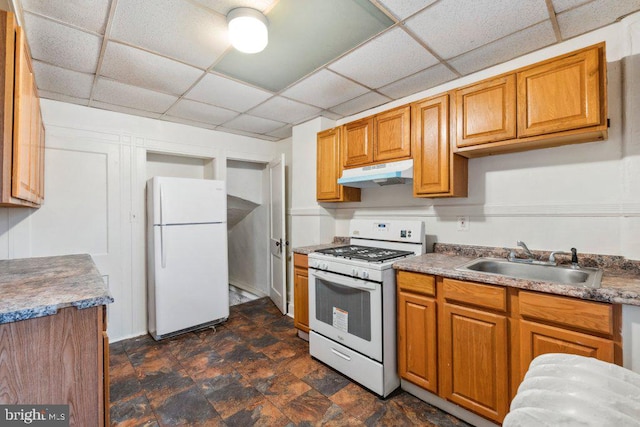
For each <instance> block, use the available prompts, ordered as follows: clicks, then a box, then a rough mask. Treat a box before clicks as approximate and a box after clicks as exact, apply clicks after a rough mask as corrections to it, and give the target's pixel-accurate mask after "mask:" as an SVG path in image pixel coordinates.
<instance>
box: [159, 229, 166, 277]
mask: <svg viewBox="0 0 640 427" xmlns="http://www.w3.org/2000/svg"><path fill="white" fill-rule="evenodd" d="M160 258H161V259H162V261H161V263H162V268H166V267H167V251H166V250H165V248H164V225H161V226H160Z"/></svg>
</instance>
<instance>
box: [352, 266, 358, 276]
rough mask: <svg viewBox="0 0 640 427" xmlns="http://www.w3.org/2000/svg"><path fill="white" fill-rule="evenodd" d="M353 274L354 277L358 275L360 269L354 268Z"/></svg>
mask: <svg viewBox="0 0 640 427" xmlns="http://www.w3.org/2000/svg"><path fill="white" fill-rule="evenodd" d="M351 275H352V276H354V277H358V270H357V269H355V268H354V269H353V270H351Z"/></svg>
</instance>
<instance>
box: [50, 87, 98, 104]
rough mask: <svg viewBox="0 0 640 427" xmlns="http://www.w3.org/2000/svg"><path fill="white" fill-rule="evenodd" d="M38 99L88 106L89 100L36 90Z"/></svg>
mask: <svg viewBox="0 0 640 427" xmlns="http://www.w3.org/2000/svg"><path fill="white" fill-rule="evenodd" d="M38 95H39V96H40V98H46V99H53V100H54V101H61V102H68V103H70V104H78V105H84V106H87V105H89V99H88V98H87V99H84V98H75V97H73V96H68V95H63V94H61V93H56V92H49V91H46V90H38Z"/></svg>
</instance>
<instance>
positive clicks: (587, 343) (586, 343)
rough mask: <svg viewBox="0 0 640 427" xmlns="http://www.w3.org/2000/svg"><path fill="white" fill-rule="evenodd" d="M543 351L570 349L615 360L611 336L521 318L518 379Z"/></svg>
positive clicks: (570, 352)
mask: <svg viewBox="0 0 640 427" xmlns="http://www.w3.org/2000/svg"><path fill="white" fill-rule="evenodd" d="M546 353H569V354H577V355H580V356H586V357H595V358H596V359H600V360H604V361H605V362H610V363H615V361H614V344H613V341H612V340H609V339H605V338H599V337H595V336H593V335H587V334H583V333H580V332H574V331H570V330H568V329H563V328H557V327H554V326H549V325H543V324H541V323H536V322H529V321H526V320H522V321H520V370H521V375H520V380H522V378H524V375H525V374H526V373H527V370H528V369H529V364H530V363H531V361H532V360H533V359H534V358H536V357H537V356H540V355H541V354H546Z"/></svg>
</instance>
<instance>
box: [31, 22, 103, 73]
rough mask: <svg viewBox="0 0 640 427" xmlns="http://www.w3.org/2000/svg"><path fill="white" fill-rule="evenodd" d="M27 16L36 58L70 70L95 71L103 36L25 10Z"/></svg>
mask: <svg viewBox="0 0 640 427" xmlns="http://www.w3.org/2000/svg"><path fill="white" fill-rule="evenodd" d="M24 19H25V25H24V26H25V29H26V33H27V40H29V48H30V50H31V56H32V57H33V59H39V60H41V61H44V62H48V63H50V64H53V65H57V66H59V67H62V68H68V69H70V70H75V71H82V72H85V73H95V71H96V65H97V64H98V56H99V55H100V47H101V45H102V37H98V36H96V35H93V34H89V33H85V32H84V31H80V30H76V29H74V28H71V27H67V26H66V25H62V24H59V23H57V22H53V21H50V20H48V19H44V18H41V17H39V16H36V15H32V14H30V13H25V14H24Z"/></svg>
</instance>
